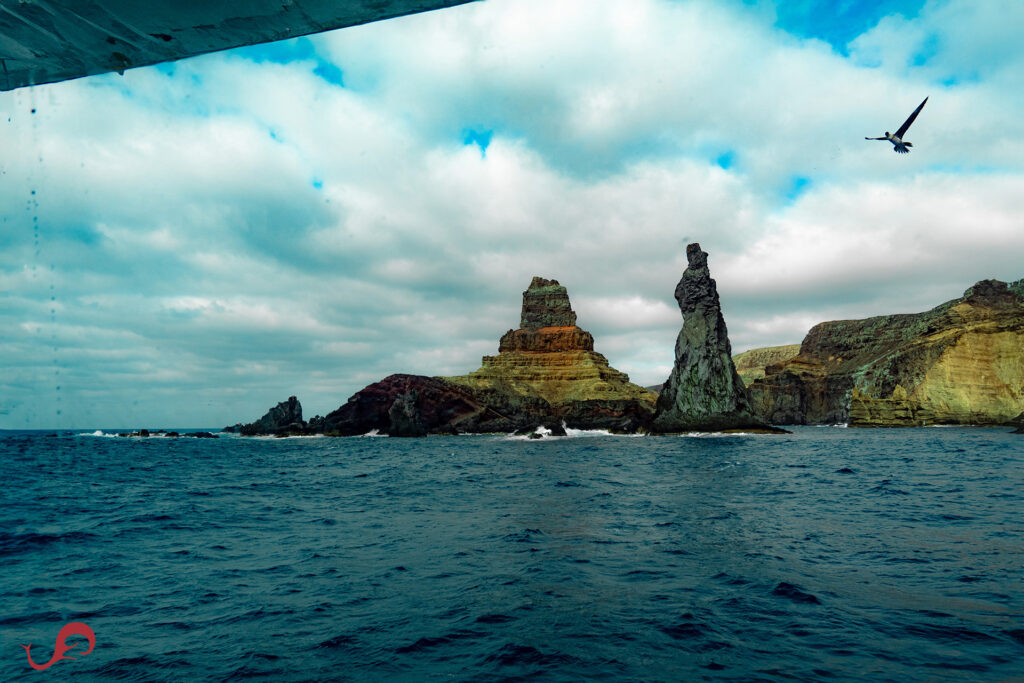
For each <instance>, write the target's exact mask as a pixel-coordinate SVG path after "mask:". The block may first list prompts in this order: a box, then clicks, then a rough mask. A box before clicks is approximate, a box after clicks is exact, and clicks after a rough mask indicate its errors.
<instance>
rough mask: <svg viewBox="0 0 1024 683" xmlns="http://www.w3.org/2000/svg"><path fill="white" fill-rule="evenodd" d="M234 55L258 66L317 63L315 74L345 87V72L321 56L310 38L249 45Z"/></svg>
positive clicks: (236, 51) (314, 68)
mask: <svg viewBox="0 0 1024 683" xmlns="http://www.w3.org/2000/svg"><path fill="white" fill-rule="evenodd" d="M232 53H233V54H234V55H235V56H237V57H241V58H243V59H248V60H250V61H253V62H256V63H257V64H263V63H271V64H291V63H293V62H315V63H316V66H314V67H313V74H314V75H315V76H318V77H320V78H322V79H324V80H325V81H327V82H328V83H330V84H331V85H336V86H338V87H342V88H343V87H345V79H344V72H343V71H342V70H341V68H340V67H339V66H338V65H337V64H333V63H331V62H329V61H327V60H325V59H324V58H323V57H321V56H320V55H319V54H317V51H316V46H315V45H314V44H313V41H312V40H310V39H309V38H308V37H305V36H303V37H300V38H290V39H288V40H279V41H276V42H273V43H262V44H259V45H247V46H245V47H239V48H235V49H234V50H233V51H232Z"/></svg>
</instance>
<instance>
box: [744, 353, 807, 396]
mask: <svg viewBox="0 0 1024 683" xmlns="http://www.w3.org/2000/svg"><path fill="white" fill-rule="evenodd" d="M798 353H800V345H799V344H787V345H786V346H766V347H764V348H760V349H750V350H749V351H744V352H743V353H737V354H736V355H735V356H733V357H732V362H733V363H734V364H735V365H736V372H737V373H738V374H739V376H740V379H741V380H743V384H744V385H746V386H748V387H749V386H750V384H751V382H753V381H754V380H757V379H761V378H762V377H764V369H765V368H766V367H768V366H769V365H777V364H778V363H783V362H785V361H787V360H789V359H790V358H793V357H794V356H796V355H797V354H798Z"/></svg>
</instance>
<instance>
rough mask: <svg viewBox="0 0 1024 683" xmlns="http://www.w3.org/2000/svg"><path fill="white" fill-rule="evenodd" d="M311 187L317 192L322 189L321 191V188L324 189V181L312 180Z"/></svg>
mask: <svg viewBox="0 0 1024 683" xmlns="http://www.w3.org/2000/svg"><path fill="white" fill-rule="evenodd" d="M312 185H313V187H315V188H316V189H318V190H322V189H323V187H324V181H322V180H320V179H319V178H313V182H312Z"/></svg>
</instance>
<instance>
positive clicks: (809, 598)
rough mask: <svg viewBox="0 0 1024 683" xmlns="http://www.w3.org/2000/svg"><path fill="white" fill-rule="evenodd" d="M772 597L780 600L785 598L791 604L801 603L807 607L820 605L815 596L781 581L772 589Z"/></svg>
mask: <svg viewBox="0 0 1024 683" xmlns="http://www.w3.org/2000/svg"><path fill="white" fill-rule="evenodd" d="M772 595H775V596H777V597H780V598H787V599H789V600H792V601H793V602H802V603H805V604H808V605H820V604H821V600H818V598H816V597H815V596H813V595H811V594H810V593H805V592H804V591H803V589H801V588H800V586H796V585H794V584H792V583H786V582H785V581H782V582H780V583H779V585H777V586H776V587H775V588H774V589H772Z"/></svg>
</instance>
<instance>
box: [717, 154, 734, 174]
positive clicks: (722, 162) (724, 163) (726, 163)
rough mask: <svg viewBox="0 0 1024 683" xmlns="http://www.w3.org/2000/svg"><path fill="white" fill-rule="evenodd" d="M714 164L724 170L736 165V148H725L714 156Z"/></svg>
mask: <svg viewBox="0 0 1024 683" xmlns="http://www.w3.org/2000/svg"><path fill="white" fill-rule="evenodd" d="M715 164H716V165H717V166H718V167H719V168H722V169H724V170H726V171H728V170H729V169H730V168H732V167H733V166H735V165H736V150H733V149H727V150H725V151H724V152H722V153H721V154H719V155H718V156H717V157H715Z"/></svg>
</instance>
